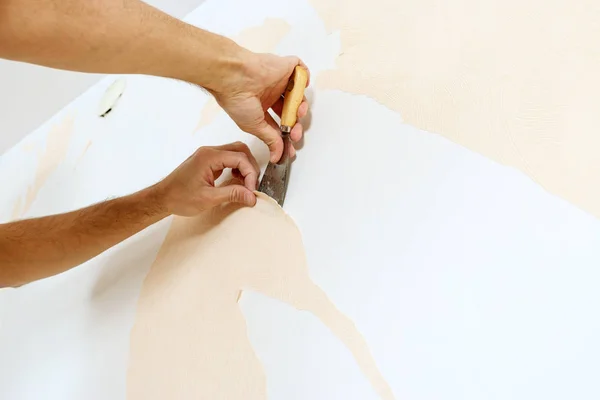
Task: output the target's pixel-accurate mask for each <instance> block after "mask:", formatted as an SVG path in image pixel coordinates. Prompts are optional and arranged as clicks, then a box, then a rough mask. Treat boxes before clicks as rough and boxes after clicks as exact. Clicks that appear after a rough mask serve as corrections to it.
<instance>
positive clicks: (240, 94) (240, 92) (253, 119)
mask: <svg viewBox="0 0 600 400" xmlns="http://www.w3.org/2000/svg"><path fill="white" fill-rule="evenodd" d="M243 60H244V61H243V67H242V69H243V72H242V73H240V74H239V75H238V76H234V77H232V78H231V79H228V80H227V81H226V82H224V85H223V88H221V90H219V91H218V92H214V93H213V94H214V96H215V98H216V100H217V102H218V103H219V105H220V106H221V107H223V109H224V110H225V111H226V112H227V114H229V116H230V117H231V118H232V119H233V120H234V121H235V123H236V124H237V125H238V126H239V127H240V129H242V130H243V131H245V132H248V133H250V134H252V135H255V136H257V137H258V138H260V139H261V140H262V141H263V142H265V143H266V144H267V146H269V150H270V151H271V161H273V162H277V161H279V159H280V158H281V156H282V153H283V141H282V139H281V130H280V128H279V126H278V125H277V123H276V122H275V120H273V118H272V117H271V116H270V115H269V113H268V111H267V110H268V109H269V108H271V109H272V110H273V111H274V112H275V113H276V114H278V115H279V116H281V109H282V107H283V99H282V97H281V95H282V94H283V93H284V91H285V88H286V87H287V84H288V81H289V79H290V77H291V76H292V73H293V72H294V68H295V67H296V66H297V65H301V66H303V67H305V68H306V66H305V65H304V63H303V62H302V60H300V59H299V58H298V57H294V56H290V57H279V56H276V55H273V54H258V53H252V52H246V53H245V55H244V59H243ZM307 69H308V68H307ZM307 85H308V83H307ZM307 112H308V102H307V101H306V98H305V99H304V101H303V102H302V104H301V105H300V108H298V118H302V117H304V116H305V115H306V114H307ZM290 137H291V139H292V141H293V142H297V141H299V140H300V139H301V138H302V124H300V123H299V122H298V123H296V125H294V127H293V128H292V131H291V133H290ZM290 152H291V154H290V156H292V157H293V156H294V154H295V153H296V150H295V149H294V147H293V146H291V147H290Z"/></svg>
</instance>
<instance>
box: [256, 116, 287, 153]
mask: <svg viewBox="0 0 600 400" xmlns="http://www.w3.org/2000/svg"><path fill="white" fill-rule="evenodd" d="M267 131H268V134H269V139H268V141H267V140H265V139H263V138H262V137H260V136H259V137H260V138H261V139H263V141H264V142H265V143H266V144H267V146H269V150H270V151H271V162H277V161H279V160H280V159H281V155H282V154H283V140H281V128H279V125H277V122H275V120H274V119H273V117H271V115H269V113H268V112H265V119H264V120H263V125H262V132H267Z"/></svg>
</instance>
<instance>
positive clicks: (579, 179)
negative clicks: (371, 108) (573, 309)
mask: <svg viewBox="0 0 600 400" xmlns="http://www.w3.org/2000/svg"><path fill="white" fill-rule="evenodd" d="M310 3H311V4H312V5H313V7H314V8H315V9H316V10H317V12H318V14H319V15H320V17H321V18H322V20H323V21H324V23H325V25H326V28H327V29H328V30H329V31H330V32H339V33H340V38H341V47H342V49H341V52H340V54H339V56H338V57H337V60H336V68H335V69H333V70H329V71H323V72H322V73H321V74H319V76H318V77H317V79H316V80H315V81H316V86H317V87H318V88H321V89H338V90H342V91H345V92H348V93H353V94H362V95H366V96H369V97H371V98H372V99H374V100H376V101H378V102H379V103H380V104H382V105H384V106H386V107H388V108H389V109H391V110H394V111H396V112H399V113H400V114H401V115H402V118H403V120H404V121H405V122H406V123H408V124H411V125H414V126H416V127H418V128H419V129H423V130H426V131H429V132H434V133H438V134H441V135H443V136H445V137H447V138H448V139H450V140H452V141H454V142H456V143H459V144H462V145H464V146H465V147H467V148H469V149H471V150H474V151H476V152H479V153H481V154H483V155H485V156H487V157H489V158H491V159H493V160H495V161H497V162H500V163H502V164H505V165H508V166H512V167H515V168H518V169H520V170H521V171H523V172H524V173H526V174H527V175H528V176H530V177H531V178H532V179H533V180H534V181H535V182H537V183H538V184H540V185H541V186H543V187H544V188H545V189H546V190H548V191H550V192H551V193H554V194H557V195H559V196H561V197H563V198H565V199H566V200H568V201H570V202H571V203H573V204H575V205H577V206H579V207H581V208H583V209H585V210H586V211H588V212H590V213H592V214H594V215H595V216H597V217H598V216H600V186H599V185H598V182H600V158H599V157H598V149H600V135H598V133H597V130H598V127H599V126H600V113H599V112H598V110H600V74H599V73H598V71H600V41H598V38H599V37H600V3H598V2H594V1H588V0H574V1H573V0H557V1H552V2H547V1H542V0H532V1H528V2H522V1H517V0H509V1H504V0H503V1H501V0H486V1H480V0H459V1H452V2H439V1H433V0H425V1H418V2H414V1H407V0H401V1H397V0H376V1H374V2H372V3H370V4H369V5H368V6H365V4H364V2H361V1H357V0H353V1H341V0H319V1H317V0H310Z"/></svg>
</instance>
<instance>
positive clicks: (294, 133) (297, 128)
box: [290, 122, 303, 142]
mask: <svg viewBox="0 0 600 400" xmlns="http://www.w3.org/2000/svg"><path fill="white" fill-rule="evenodd" d="M302 131H303V127H302V124H301V123H300V122H298V123H296V125H294V127H293V128H292V130H291V131H290V138H291V139H292V142H297V141H299V140H300V139H302Z"/></svg>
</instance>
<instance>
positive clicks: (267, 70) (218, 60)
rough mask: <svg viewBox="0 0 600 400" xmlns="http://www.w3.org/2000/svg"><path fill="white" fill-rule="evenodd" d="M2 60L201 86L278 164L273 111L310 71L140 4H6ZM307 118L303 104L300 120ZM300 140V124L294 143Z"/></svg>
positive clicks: (112, 0)
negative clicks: (297, 70) (299, 72)
mask: <svg viewBox="0 0 600 400" xmlns="http://www.w3.org/2000/svg"><path fill="white" fill-rule="evenodd" d="M0 58H8V59H12V60H17V61H23V62H29V63H34V64H40V65H45V66H49V67H53V68H59V69H69V70H74V71H83V72H97V73H109V74H110V73H113V74H146V75H156V76H164V77H169V78H175V79H181V80H184V81H188V82H191V83H194V84H196V85H199V86H202V87H203V88H206V89H207V90H208V91H210V92H211V93H213V94H214V96H215V98H216V99H217V101H218V103H219V104H220V105H221V106H222V107H223V109H225V111H226V112H227V113H228V114H229V116H231V118H233V120H234V121H235V122H236V123H237V125H238V126H239V127H240V128H241V129H242V130H244V131H246V132H248V133H251V134H253V135H255V136H258V137H259V138H260V139H262V140H263V141H264V142H265V143H266V144H267V145H268V146H269V149H270V150H271V161H278V160H279V159H280V158H281V152H282V150H283V142H282V140H281V138H280V132H279V127H278V126H277V124H276V123H275V121H273V118H271V116H270V115H269V114H268V113H267V110H268V109H269V108H272V109H273V111H274V112H275V113H278V114H280V113H281V107H282V101H281V95H282V94H283V92H284V90H285V88H286V85H287V82H288V79H289V78H290V76H291V75H292V72H293V71H294V67H295V66H296V65H303V66H304V64H303V63H302V61H300V59H299V58H297V57H278V56H274V55H271V54H256V53H252V52H251V51H248V50H246V49H244V48H242V47H240V46H238V45H237V44H236V43H235V42H233V41H232V40H230V39H228V38H225V37H223V36H220V35H216V34H213V33H210V32H206V31H203V30H202V29H198V28H196V27H195V26H192V25H188V24H186V23H184V22H182V21H179V20H177V19H175V18H173V17H171V16H169V15H167V14H165V13H163V12H162V11H160V10H157V9H155V8H153V7H151V6H149V5H147V4H145V3H144V2H141V1H139V0H125V1H124V0H104V1H100V2H99V1H87V0H47V1H43V2H40V1H38V0H3V1H0ZM307 111H308V105H307V103H306V102H304V103H303V104H302V105H301V106H300V108H299V109H298V116H299V117H303V116H304V115H305V114H306V113H307ZM301 137H302V126H301V125H300V124H296V126H295V127H294V128H293V129H292V132H291V138H292V140H293V141H298V140H300V138H301ZM290 151H292V153H293V152H294V149H293V148H291V149H290ZM292 155H293V154H292Z"/></svg>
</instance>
